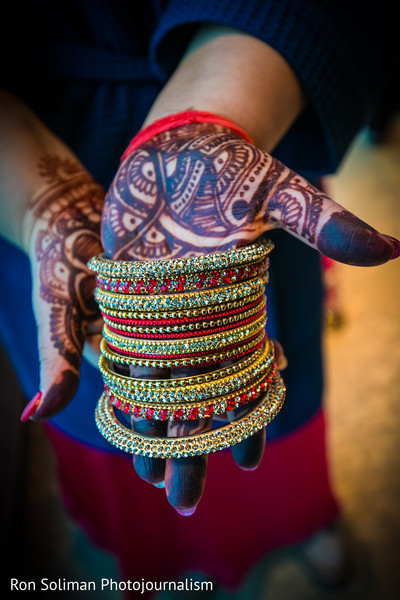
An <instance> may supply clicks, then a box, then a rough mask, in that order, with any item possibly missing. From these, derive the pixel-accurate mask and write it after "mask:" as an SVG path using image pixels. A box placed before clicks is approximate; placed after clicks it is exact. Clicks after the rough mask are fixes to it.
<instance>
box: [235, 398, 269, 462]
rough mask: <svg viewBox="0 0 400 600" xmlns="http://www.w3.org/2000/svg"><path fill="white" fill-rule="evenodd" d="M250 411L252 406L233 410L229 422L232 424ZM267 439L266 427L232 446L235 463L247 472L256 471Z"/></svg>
mask: <svg viewBox="0 0 400 600" xmlns="http://www.w3.org/2000/svg"><path fill="white" fill-rule="evenodd" d="M250 410H252V405H251V404H250V405H247V406H241V407H240V408H236V409H234V410H231V411H230V412H229V413H228V421H230V422H231V421H234V420H235V419H239V418H240V417H244V416H245V415H246V414H247V413H248V412H249V411H250ZM265 439H266V435H265V427H263V428H262V429H261V430H260V431H257V432H256V433H255V434H254V435H252V436H251V437H249V438H247V439H246V440H243V441H242V442H239V444H235V445H234V446H232V447H231V453H232V456H233V459H234V461H235V463H236V464H237V465H238V466H239V467H240V468H242V469H244V470H245V471H253V470H254V469H256V468H257V467H258V465H259V464H260V462H261V459H262V457H263V454H264V448H265Z"/></svg>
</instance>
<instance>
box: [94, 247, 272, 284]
mask: <svg viewBox="0 0 400 600" xmlns="http://www.w3.org/2000/svg"><path fill="white" fill-rule="evenodd" d="M273 247H274V245H273V243H272V242H271V241H270V240H266V239H263V240H257V241H256V242H253V243H252V244H249V245H247V246H243V247H242V248H237V249H235V250H228V251H226V252H214V253H212V254H207V255H202V256H190V257H187V258H179V259H176V258H173V259H166V260H156V261H137V262H134V261H119V260H111V259H109V258H106V257H105V256H104V254H101V255H99V256H95V257H93V258H92V259H91V260H90V261H89V262H88V267H89V269H91V270H92V271H94V272H95V273H97V275H99V276H100V277H111V278H113V279H141V278H145V279H153V278H160V277H165V276H167V275H170V274H172V275H175V274H176V273H178V274H185V275H186V274H188V273H201V272H202V271H215V270H217V269H230V268H232V267H233V268H235V267H238V266H239V265H240V266H243V265H246V264H249V263H254V262H259V261H262V260H263V259H265V258H266V257H267V256H268V254H269V253H270V252H271V250H272V249H273Z"/></svg>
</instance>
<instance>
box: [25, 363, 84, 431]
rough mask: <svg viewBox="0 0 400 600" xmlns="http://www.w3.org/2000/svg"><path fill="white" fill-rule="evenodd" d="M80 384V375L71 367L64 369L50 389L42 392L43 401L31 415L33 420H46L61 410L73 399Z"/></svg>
mask: <svg viewBox="0 0 400 600" xmlns="http://www.w3.org/2000/svg"><path fill="white" fill-rule="evenodd" d="M78 385H79V375H78V374H77V373H75V372H74V371H72V370H71V369H66V370H64V371H63V372H62V373H61V374H60V375H59V377H58V378H57V380H56V381H54V382H53V383H51V384H50V386H49V388H48V391H46V390H44V391H43V392H42V397H41V401H40V402H39V404H38V406H37V408H36V410H35V411H34V413H33V414H32V416H31V417H30V419H31V420H32V421H45V420H47V419H50V418H51V417H54V416H55V415H56V414H58V413H59V412H61V411H62V410H63V409H64V408H65V407H66V406H67V405H68V404H69V402H70V401H71V400H72V398H73V397H74V395H75V394H76V391H77V389H78Z"/></svg>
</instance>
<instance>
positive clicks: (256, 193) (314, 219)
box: [102, 124, 393, 508]
mask: <svg viewBox="0 0 400 600" xmlns="http://www.w3.org/2000/svg"><path fill="white" fill-rule="evenodd" d="M274 227H283V228H285V229H287V230H288V231H290V232H291V233H292V234H294V235H296V236H297V237H300V238H301V239H302V240H303V241H305V242H306V243H307V244H309V245H311V246H313V247H315V248H317V249H319V250H322V251H324V252H325V253H326V254H328V255H330V256H333V257H334V258H337V259H339V260H344V261H345V262H349V263H354V264H379V263H380V262H385V261H386V260H388V259H389V258H390V256H391V254H392V253H393V247H392V245H391V244H390V243H389V242H387V241H385V240H384V239H383V238H382V237H381V236H380V235H379V234H377V233H376V232H375V231H374V230H372V229H371V228H370V227H369V226H368V225H366V224H365V223H363V222H362V221H360V220H359V219H357V217H355V216H354V215H352V214H351V213H349V212H348V211H345V209H343V208H342V207H341V206H339V205H337V204H336V203H335V202H333V201H332V200H331V199H330V198H328V196H326V195H325V194H323V193H321V192H320V191H319V190H318V189H316V188H315V187H313V186H312V185H311V184H310V183H309V182H307V181H306V180H305V179H303V178H302V177H300V176H299V175H297V174H295V173H293V172H292V171H290V169H288V168H287V167H285V166H284V165H282V164H281V163H280V162H279V161H277V160H275V159H274V158H272V157H271V156H270V155H269V154H267V153H265V152H262V151H261V150H259V149H258V148H255V147H254V146H252V145H251V144H249V143H248V142H245V141H243V140H242V139H240V138H238V137H236V136H235V135H232V132H230V131H229V130H226V129H223V128H222V127H220V126H215V125H209V124H205V125H199V124H196V125H187V126H183V127H180V128H178V129H174V130H172V131H168V132H166V133H163V134H160V135H158V136H157V137H155V138H153V139H152V140H150V141H149V142H147V143H145V144H143V145H142V146H141V147H140V148H138V149H136V150H135V151H134V152H133V153H132V154H131V155H129V156H128V158H126V160H125V161H124V162H123V164H122V165H121V167H120V169H119V171H118V173H117V175H116V177H115V179H114V182H113V184H112V186H111V188H110V190H109V192H108V194H107V197H106V204H105V209H104V213H103V220H102V241H103V245H104V248H105V251H106V254H107V255H108V256H110V257H112V258H114V259H123V260H157V259H163V258H176V257H183V256H187V255H193V254H205V253H209V252H215V251H218V250H226V249H229V248H233V247H236V246H239V245H243V244H246V243H249V242H251V241H253V240H255V239H257V238H258V237H259V236H260V235H262V234H263V233H265V232H266V231H268V230H269V229H271V228H274ZM354 232H356V235H354ZM219 366H221V365H218V366H216V367H215V368H218V367H219ZM130 374H131V376H135V377H160V373H159V372H158V373H157V374H156V375H155V373H154V370H153V371H152V370H147V371H145V372H144V371H141V372H138V371H137V370H136V371H134V370H133V371H132V370H131V373H130ZM187 375H189V373H188V370H187V369H185V372H184V373H183V372H181V371H180V372H178V371H177V370H173V371H168V372H165V373H163V376H165V377H182V376H187ZM190 375H191V373H190ZM241 410H242V411H243V409H241ZM232 413H235V411H232ZM232 416H237V414H235V415H232V414H230V415H229V417H230V418H232ZM133 426H134V428H135V429H137V430H138V431H141V432H146V433H148V434H150V435H169V436H176V435H184V434H187V433H189V431H190V432H193V430H195V431H199V430H202V429H206V428H208V427H210V426H211V418H206V419H202V420H201V421H191V422H184V423H179V424H177V423H176V422H171V423H170V424H169V425H167V424H166V423H160V422H158V423H157V422H152V421H147V422H146V421H137V420H136V421H135V422H134V424H133ZM264 442H265V437H264V432H263V431H262V432H260V434H259V435H256V436H253V438H250V439H249V440H247V441H246V442H242V444H239V446H240V447H241V448H238V447H236V448H234V450H233V452H234V456H235V457H237V462H238V463H239V464H240V465H241V466H243V467H244V468H251V467H254V466H256V465H257V464H258V462H259V461H260V460H261V457H262V452H263V447H264ZM134 461H135V467H136V470H137V471H138V473H139V474H140V475H141V476H142V477H143V478H144V479H146V480H148V481H151V482H153V483H157V482H159V481H162V480H164V479H165V483H166V489H167V495H168V498H169V500H170V502H171V504H173V505H174V506H175V507H176V508H187V507H191V506H193V505H195V504H196V502H197V501H198V499H199V497H200V495H201V492H202V486H203V484H204V479H205V470H206V458H205V457H204V456H203V457H195V458H193V459H179V460H175V459H169V460H167V461H160V460H159V459H143V458H141V457H135V459H134Z"/></svg>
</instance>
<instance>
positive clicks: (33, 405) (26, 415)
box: [21, 392, 42, 423]
mask: <svg viewBox="0 0 400 600" xmlns="http://www.w3.org/2000/svg"><path fill="white" fill-rule="evenodd" d="M41 399H42V392H38V393H37V394H36V396H34V397H33V398H32V400H31V401H30V402H28V404H27V405H26V406H25V409H24V411H23V413H22V415H21V421H22V422H23V423H24V422H25V421H28V420H29V419H30V418H31V416H32V415H34V414H35V412H36V410H37V408H38V406H39V404H40V401H41Z"/></svg>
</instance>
